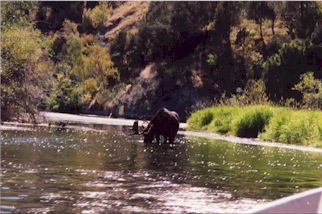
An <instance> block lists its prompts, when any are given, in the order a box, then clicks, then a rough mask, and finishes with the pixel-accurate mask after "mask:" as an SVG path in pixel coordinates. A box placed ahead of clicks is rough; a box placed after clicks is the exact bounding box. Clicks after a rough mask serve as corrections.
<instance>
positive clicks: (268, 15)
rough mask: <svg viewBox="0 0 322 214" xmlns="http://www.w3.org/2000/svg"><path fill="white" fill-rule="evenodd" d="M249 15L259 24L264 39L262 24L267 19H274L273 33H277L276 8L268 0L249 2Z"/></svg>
mask: <svg viewBox="0 0 322 214" xmlns="http://www.w3.org/2000/svg"><path fill="white" fill-rule="evenodd" d="M247 17H248V18H249V19H253V20H254V21H255V22H256V23H257V24H258V25H259V30H260V36H261V39H262V40H264V39H263V29H262V25H263V22H264V20H265V19H270V20H271V21H272V33H273V35H274V34H275V32H274V23H275V19H276V14H275V11H274V9H273V8H271V7H270V6H269V4H268V2H265V1H261V2H256V1H252V2H249V3H248V8H247Z"/></svg>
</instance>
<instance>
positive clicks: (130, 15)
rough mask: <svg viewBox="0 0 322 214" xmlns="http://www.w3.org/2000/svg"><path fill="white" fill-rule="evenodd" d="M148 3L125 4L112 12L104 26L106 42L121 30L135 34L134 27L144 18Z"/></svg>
mask: <svg viewBox="0 0 322 214" xmlns="http://www.w3.org/2000/svg"><path fill="white" fill-rule="evenodd" d="M149 5H150V2H126V3H124V4H121V5H120V6H119V7H118V8H116V9H115V10H114V11H113V15H112V16H111V17H110V18H109V19H108V21H107V23H105V26H106V27H107V32H106V33H105V38H106V39H107V40H109V39H112V38H114V37H115V36H116V35H117V34H118V33H119V32H120V31H121V30H123V29H128V30H130V31H131V32H136V30H137V28H136V25H137V24H138V23H139V22H140V21H141V20H142V19H143V18H144V16H145V14H146V13H147V11H148V9H149Z"/></svg>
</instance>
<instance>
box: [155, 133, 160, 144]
mask: <svg viewBox="0 0 322 214" xmlns="http://www.w3.org/2000/svg"><path fill="white" fill-rule="evenodd" d="M155 139H156V140H157V143H159V142H160V135H156V136H155Z"/></svg>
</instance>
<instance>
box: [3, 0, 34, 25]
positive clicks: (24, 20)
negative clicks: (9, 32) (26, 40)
mask: <svg viewBox="0 0 322 214" xmlns="http://www.w3.org/2000/svg"><path fill="white" fill-rule="evenodd" d="M37 10H38V3H37V2H26V1H25V2H24V1H18V2H1V31H3V30H5V29H6V28H10V27H11V26H13V25H19V26H31V25H32V21H33V18H34V16H35V14H36V12H37Z"/></svg>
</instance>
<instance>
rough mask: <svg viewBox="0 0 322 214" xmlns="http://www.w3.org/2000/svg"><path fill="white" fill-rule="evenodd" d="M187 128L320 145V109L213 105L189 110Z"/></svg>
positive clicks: (321, 143)
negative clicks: (190, 111) (192, 110)
mask: <svg viewBox="0 0 322 214" xmlns="http://www.w3.org/2000/svg"><path fill="white" fill-rule="evenodd" d="M188 128H189V129H191V130H204V131H210V132H215V133H219V134H228V135H235V136H239V137H253V138H255V137H258V138H260V139H262V140H267V141H277V142H282V143H288V144H298V145H310V146H316V147H322V112H321V111H309V110H294V109H290V108H284V107H276V106H271V105H255V106H243V107H238V106H216V107H211V108H206V109H203V110H199V111H197V112H195V113H193V114H192V115H191V116H190V117H189V119H188Z"/></svg>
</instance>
